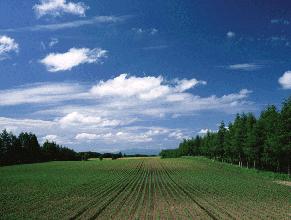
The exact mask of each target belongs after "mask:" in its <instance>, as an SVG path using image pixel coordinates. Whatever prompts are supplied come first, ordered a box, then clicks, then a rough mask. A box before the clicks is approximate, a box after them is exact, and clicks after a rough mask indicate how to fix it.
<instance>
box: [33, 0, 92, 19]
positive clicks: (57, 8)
mask: <svg viewBox="0 0 291 220" xmlns="http://www.w3.org/2000/svg"><path fill="white" fill-rule="evenodd" d="M33 9H34V11H35V13H36V16H37V17H38V18H40V17H42V16H44V15H51V16H53V17H57V16H61V15H63V14H73V15H79V16H85V12H86V10H87V9H89V7H88V6H86V5H85V4H84V3H83V2H77V3H73V2H67V1H66V0H41V1H40V4H36V5H34V6H33Z"/></svg>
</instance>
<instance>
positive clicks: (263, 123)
mask: <svg viewBox="0 0 291 220" xmlns="http://www.w3.org/2000/svg"><path fill="white" fill-rule="evenodd" d="M160 156H161V157H162V158H170V157H181V156H205V157H208V158H210V159H215V160H219V161H223V162H227V163H233V164H238V165H239V166H245V167H248V168H250V167H252V168H255V169H264V170H271V171H275V172H284V173H288V174H289V175H290V163H291V96H290V97H289V98H288V99H286V100H285V101H284V102H283V103H282V106H281V109H280V110H278V109H277V108H276V107H275V106H274V105H270V106H268V107H266V109H264V110H263V111H262V112H261V114H260V115H259V117H257V118H256V117H255V116H254V115H253V114H252V113H247V114H245V113H242V114H237V115H236V117H235V119H234V121H233V122H231V123H229V124H228V125H227V126H226V125H225V123H224V122H223V121H222V122H221V124H220V126H219V128H218V130H217V131H208V132H207V133H206V134H205V135H203V136H201V135H200V136H199V135H197V136H196V137H193V138H191V139H184V140H183V142H182V143H180V144H179V147H178V148H177V149H166V150H162V151H161V152H160Z"/></svg>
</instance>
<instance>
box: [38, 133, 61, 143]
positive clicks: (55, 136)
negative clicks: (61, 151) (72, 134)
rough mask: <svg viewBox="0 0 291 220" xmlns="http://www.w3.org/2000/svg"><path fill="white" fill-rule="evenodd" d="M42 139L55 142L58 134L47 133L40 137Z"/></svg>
mask: <svg viewBox="0 0 291 220" xmlns="http://www.w3.org/2000/svg"><path fill="white" fill-rule="evenodd" d="M42 140H43V141H46V140H48V141H54V142H56V141H57V140H58V136H57V135H54V134H48V135H46V136H44V137H42Z"/></svg>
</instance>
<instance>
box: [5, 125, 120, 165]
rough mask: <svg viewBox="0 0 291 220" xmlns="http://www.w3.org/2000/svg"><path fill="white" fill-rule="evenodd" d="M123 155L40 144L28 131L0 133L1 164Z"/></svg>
mask: <svg viewBox="0 0 291 220" xmlns="http://www.w3.org/2000/svg"><path fill="white" fill-rule="evenodd" d="M123 156H124V155H122V154H121V152H119V153H98V152H91V151H88V152H75V151H74V150H72V149H70V148H67V147H64V146H62V145H59V144H57V143H56V142H53V141H48V140H46V141H45V142H44V143H43V144H42V145H40V143H39V142H38V140H37V136H36V135H35V134H33V133H28V132H21V133H20V134H19V135H18V136H16V135H14V134H13V133H12V132H8V131H7V130H3V131H2V132H1V133H0V166H1V165H2V166H3V165H12V164H22V163H39V162H47V161H68V160H72V161H74V160H88V159H89V158H100V159H103V158H111V159H113V160H115V159H118V158H120V157H123Z"/></svg>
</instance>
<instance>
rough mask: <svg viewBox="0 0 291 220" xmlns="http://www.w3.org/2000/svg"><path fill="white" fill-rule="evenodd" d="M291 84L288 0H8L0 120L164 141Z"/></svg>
mask: <svg viewBox="0 0 291 220" xmlns="http://www.w3.org/2000/svg"><path fill="white" fill-rule="evenodd" d="M290 94H291V3H290V1H287V0H286V1H278V0H276V1H264V0H262V1H259V0H257V1H253V0H241V1H222V0H221V1H220V0H215V1H212V0H200V1H198V0H184V1H179V0H168V1H162V0H150V1H138V0H124V1H120V0H111V1H108V0H94V1H93V0H26V1H19V0H1V1H0V129H7V130H8V131H11V132H13V133H15V134H18V133H20V132H22V131H28V132H33V133H35V134H36V135H37V137H38V139H39V141H40V142H41V143H42V142H44V141H45V140H50V141H56V142H57V143H59V144H62V145H64V146H67V147H70V148H72V149H74V150H76V151H88V150H90V151H97V152H105V151H110V152H117V151H122V152H138V153H149V152H150V153H157V152H159V151H160V150H161V149H165V148H175V147H177V146H178V144H179V142H180V141H181V140H183V138H190V137H193V136H195V135H203V134H205V133H206V132H207V131H208V130H211V131H215V130H216V129H217V127H218V125H219V124H220V122H221V121H224V122H225V123H226V124H228V123H229V122H230V121H232V120H233V119H234V117H235V114H236V113H242V112H252V113H254V114H255V115H256V116H258V115H259V114H260V112H261V111H262V110H263V109H264V108H265V107H266V106H268V105H270V104H274V105H276V106H277V107H278V108H280V105H281V103H282V101H283V100H284V99H286V98H287V97H288V96H290Z"/></svg>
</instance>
